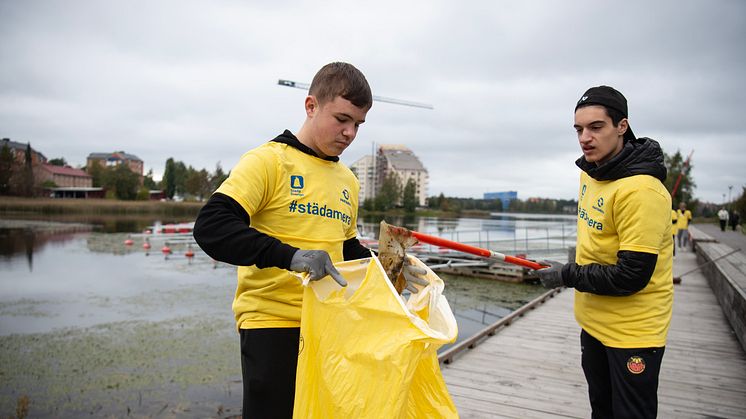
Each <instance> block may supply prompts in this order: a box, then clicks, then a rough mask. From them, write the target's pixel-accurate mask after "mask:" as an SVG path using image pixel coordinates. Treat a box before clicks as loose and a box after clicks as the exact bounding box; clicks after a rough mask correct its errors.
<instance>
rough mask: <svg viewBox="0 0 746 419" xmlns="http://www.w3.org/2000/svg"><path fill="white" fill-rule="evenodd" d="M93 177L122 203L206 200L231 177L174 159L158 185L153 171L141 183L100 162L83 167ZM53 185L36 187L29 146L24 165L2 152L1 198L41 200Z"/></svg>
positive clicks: (125, 170)
mask: <svg viewBox="0 0 746 419" xmlns="http://www.w3.org/2000/svg"><path fill="white" fill-rule="evenodd" d="M47 163H48V164H52V165H55V166H60V167H65V166H67V161H66V160H65V158H64V157H58V158H53V159H50V160H49V161H48V162H47ZM81 170H83V171H85V172H86V173H88V174H89V175H90V176H91V177H92V186H94V187H101V188H103V189H104V190H105V191H106V198H111V199H121V200H128V201H129V200H148V199H150V191H151V190H162V191H164V194H165V197H166V198H168V199H174V197H181V198H183V199H192V200H200V201H201V200H204V199H205V198H207V197H208V196H209V195H210V194H211V193H212V192H213V191H214V190H215V189H217V188H218V186H220V184H221V183H222V182H223V181H224V180H225V179H226V178H227V177H228V173H225V172H224V171H223V168H222V167H221V165H220V162H218V163H217V164H216V165H215V171H214V172H212V173H210V172H208V171H207V170H206V169H201V170H197V169H195V168H194V167H192V166H190V165H186V164H185V163H184V162H181V161H176V160H174V159H173V158H169V159H168V160H166V167H165V170H164V175H163V179H161V180H160V181H155V180H154V179H153V170H152V169H151V170H149V171H148V173H147V174H145V175H144V176H143V177H142V180H141V179H140V175H139V174H137V173H135V172H133V171H132V170H130V168H129V167H128V166H127V165H126V164H118V165H115V166H102V165H101V164H99V163H98V162H96V163H94V164H93V165H92V166H91V167H87V166H86V167H83V168H81ZM57 186H58V185H56V184H55V183H54V182H53V181H49V180H48V181H45V182H43V183H38V184H37V183H36V182H35V179H34V165H33V163H32V149H31V144H30V143H29V144H28V145H27V146H26V150H25V156H24V159H23V162H19V161H18V160H17V159H16V157H15V156H14V155H13V153H12V152H11V150H10V148H9V147H8V146H7V144H4V145H3V147H2V149H0V195H9V196H24V197H33V196H40V195H42V192H43V190H44V189H45V188H55V187H57Z"/></svg>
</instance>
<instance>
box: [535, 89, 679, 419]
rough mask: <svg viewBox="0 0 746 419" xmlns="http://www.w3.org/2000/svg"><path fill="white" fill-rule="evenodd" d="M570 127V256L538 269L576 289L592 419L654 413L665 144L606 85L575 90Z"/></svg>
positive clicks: (664, 256) (668, 271)
mask: <svg viewBox="0 0 746 419" xmlns="http://www.w3.org/2000/svg"><path fill="white" fill-rule="evenodd" d="M574 127H575V131H577V135H578V140H579V143H580V148H581V149H582V151H583V156H582V157H580V158H579V159H578V160H577V161H576V162H575V164H576V165H577V166H578V167H580V169H581V173H580V188H579V191H578V195H579V199H578V238H577V250H576V255H575V260H574V261H570V262H569V263H566V264H562V263H559V262H548V264H550V265H551V266H550V267H548V268H545V269H541V270H538V271H536V273H537V275H538V276H539V278H540V279H541V282H542V284H543V285H544V286H545V287H547V288H554V287H558V286H563V285H564V286H567V287H572V288H575V319H576V320H577V322H578V324H579V325H580V327H581V329H582V330H581V333H580V343H581V350H582V356H581V363H582V366H583V372H584V373H585V378H586V381H587V382H588V395H589V399H590V404H591V409H592V417H594V418H655V417H656V415H657V411H658V376H659V372H660V367H661V360H662V359H663V352H664V350H665V345H666V336H667V333H668V327H669V325H670V323H671V311H672V307H673V271H672V260H673V255H672V253H673V235H672V234H671V223H672V220H671V195H670V194H669V193H668V191H667V190H666V188H665V186H663V183H662V182H663V181H664V180H665V179H666V167H665V165H664V164H663V151H662V150H661V147H660V146H659V145H658V143H657V142H656V141H654V140H651V139H650V138H636V137H635V136H634V134H633V133H632V130H631V129H630V127H629V121H628V119H627V100H626V99H625V97H624V96H623V95H622V94H621V93H619V92H618V91H617V90H615V89H613V88H611V87H608V86H598V87H592V88H590V89H588V90H587V91H586V92H585V93H584V94H583V95H582V96H581V97H580V100H578V102H577V105H576V107H575V124H574Z"/></svg>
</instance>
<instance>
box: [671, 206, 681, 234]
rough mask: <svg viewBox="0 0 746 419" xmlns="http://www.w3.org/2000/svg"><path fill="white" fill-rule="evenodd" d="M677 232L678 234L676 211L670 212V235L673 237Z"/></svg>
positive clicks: (677, 215)
mask: <svg viewBox="0 0 746 419" xmlns="http://www.w3.org/2000/svg"><path fill="white" fill-rule="evenodd" d="M674 221H675V222H674ZM678 232H679V214H678V213H677V212H676V210H671V235H673V236H675V235H676V233H678Z"/></svg>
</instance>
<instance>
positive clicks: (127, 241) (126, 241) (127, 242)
mask: <svg viewBox="0 0 746 419" xmlns="http://www.w3.org/2000/svg"><path fill="white" fill-rule="evenodd" d="M132 243H134V242H133V241H132V239H127V240H125V241H124V244H125V245H126V246H132Z"/></svg>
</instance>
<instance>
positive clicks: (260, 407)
mask: <svg viewBox="0 0 746 419" xmlns="http://www.w3.org/2000/svg"><path fill="white" fill-rule="evenodd" d="M240 335H241V373H242V375H243V417H244V418H245V419H246V418H249V419H253V418H262V419H263V418H288V419H290V418H292V417H293V401H294V399H295V368H296V367H297V365H298V342H299V339H300V328H297V327H293V328H276V329H241V330H240Z"/></svg>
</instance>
